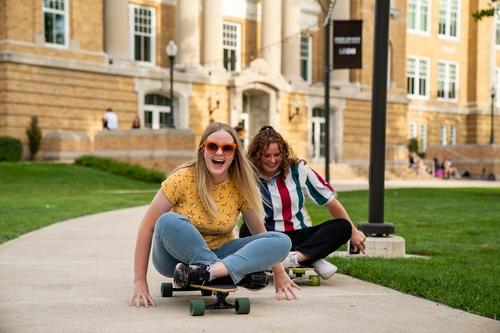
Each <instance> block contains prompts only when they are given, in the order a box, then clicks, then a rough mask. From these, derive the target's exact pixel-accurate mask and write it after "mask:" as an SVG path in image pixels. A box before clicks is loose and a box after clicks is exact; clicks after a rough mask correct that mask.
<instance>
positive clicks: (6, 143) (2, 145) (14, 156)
mask: <svg viewBox="0 0 500 333" xmlns="http://www.w3.org/2000/svg"><path fill="white" fill-rule="evenodd" d="M22 158H23V144H22V143H21V140H19V139H16V138H12V137H10V136H0V162H1V161H13V162H17V161H20V160H21V159H22Z"/></svg>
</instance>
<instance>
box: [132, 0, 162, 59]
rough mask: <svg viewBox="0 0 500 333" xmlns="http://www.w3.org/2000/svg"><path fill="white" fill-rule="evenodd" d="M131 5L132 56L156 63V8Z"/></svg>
mask: <svg viewBox="0 0 500 333" xmlns="http://www.w3.org/2000/svg"><path fill="white" fill-rule="evenodd" d="M129 6H130V7H129V8H130V13H131V14H130V22H129V24H130V31H131V36H130V45H131V52H132V54H131V58H132V59H134V60H136V61H140V62H144V63H150V64H153V65H154V63H155V57H154V55H155V52H156V51H155V49H156V43H155V40H156V12H155V9H154V8H150V7H143V6H138V5H129Z"/></svg>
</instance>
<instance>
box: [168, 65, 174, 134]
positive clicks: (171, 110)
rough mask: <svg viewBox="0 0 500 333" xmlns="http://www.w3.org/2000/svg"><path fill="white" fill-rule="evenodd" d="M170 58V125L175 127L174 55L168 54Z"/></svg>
mask: <svg viewBox="0 0 500 333" xmlns="http://www.w3.org/2000/svg"><path fill="white" fill-rule="evenodd" d="M168 59H169V60H170V113H171V114H172V127H175V121H174V59H175V57H174V56H168Z"/></svg>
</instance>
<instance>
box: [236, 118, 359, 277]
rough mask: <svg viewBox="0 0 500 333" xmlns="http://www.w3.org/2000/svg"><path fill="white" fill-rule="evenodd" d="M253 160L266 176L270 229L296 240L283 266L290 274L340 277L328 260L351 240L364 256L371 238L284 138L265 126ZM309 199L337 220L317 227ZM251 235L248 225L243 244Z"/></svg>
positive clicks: (256, 140)
mask: <svg viewBox="0 0 500 333" xmlns="http://www.w3.org/2000/svg"><path fill="white" fill-rule="evenodd" d="M248 158H249V160H250V161H251V162H252V163H254V165H255V167H256V168H257V170H258V171H259V172H260V174H261V175H262V177H261V179H260V191H261V194H262V198H263V206H264V211H265V214H266V217H265V219H264V221H265V226H266V229H267V230H269V231H279V232H282V233H284V234H286V235H287V236H289V237H290V239H291V240H292V251H291V252H290V253H289V255H288V256H287V258H286V259H285V260H284V261H283V262H282V264H283V266H284V267H285V268H288V267H298V266H308V267H313V268H314V270H315V271H316V273H317V274H318V275H319V276H320V277H321V278H322V279H325V280H326V279H329V278H331V277H332V276H333V275H334V274H335V272H336V271H337V267H335V265H333V264H331V263H330V262H328V261H326V260H325V259H324V258H325V257H326V256H328V255H329V254H330V253H332V252H334V251H336V250H337V249H338V248H339V247H340V246H342V245H343V244H345V243H346V242H347V241H348V240H349V239H351V244H352V245H353V246H354V247H355V248H357V249H359V250H361V251H364V249H365V239H366V236H365V235H364V234H363V233H362V232H361V231H359V230H358V229H357V228H356V227H355V226H354V225H353V224H352V222H351V218H350V217H349V214H348V213H347V211H346V210H345V208H344V207H343V206H342V204H341V203H340V202H339V201H338V200H337V198H336V195H335V192H334V190H333V188H332V187H331V186H330V184H328V183H327V182H326V181H325V180H324V179H323V178H322V177H321V176H320V175H319V174H317V173H316V172H315V171H314V170H313V169H311V168H310V167H309V166H307V165H306V162H305V161H304V160H299V159H298V158H297V157H296V156H295V155H294V153H293V151H292V149H291V147H290V146H289V145H288V143H287V141H285V139H283V137H282V136H281V134H280V133H278V132H277V131H275V130H274V129H273V128H272V127H271V126H264V127H263V128H262V129H261V130H260V131H259V133H258V134H257V135H256V136H255V137H254V139H253V140H252V142H251V143H250V146H249V147H248ZM306 198H310V199H311V200H312V201H313V202H314V203H316V204H317V205H322V206H324V207H325V208H326V209H327V211H328V212H329V213H330V215H331V216H332V217H333V219H330V220H328V221H325V222H323V223H321V224H318V225H315V226H312V223H311V219H310V218H309V215H308V213H307V211H306V208H305V199H306ZM249 235H250V233H249V230H248V228H247V227H246V226H244V225H243V226H242V228H241V229H240V238H242V237H247V236H249Z"/></svg>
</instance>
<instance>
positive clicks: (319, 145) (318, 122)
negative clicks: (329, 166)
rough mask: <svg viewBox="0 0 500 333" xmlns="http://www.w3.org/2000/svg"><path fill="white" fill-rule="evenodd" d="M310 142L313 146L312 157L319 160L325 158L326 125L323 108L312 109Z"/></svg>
mask: <svg viewBox="0 0 500 333" xmlns="http://www.w3.org/2000/svg"><path fill="white" fill-rule="evenodd" d="M311 121H312V124H311V125H312V126H311V143H312V147H313V152H312V158H313V159H314V160H319V159H323V158H325V152H326V142H325V141H326V140H325V138H326V136H325V133H326V127H325V124H326V122H325V110H323V109H322V108H314V109H313V111H312V120H311Z"/></svg>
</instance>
